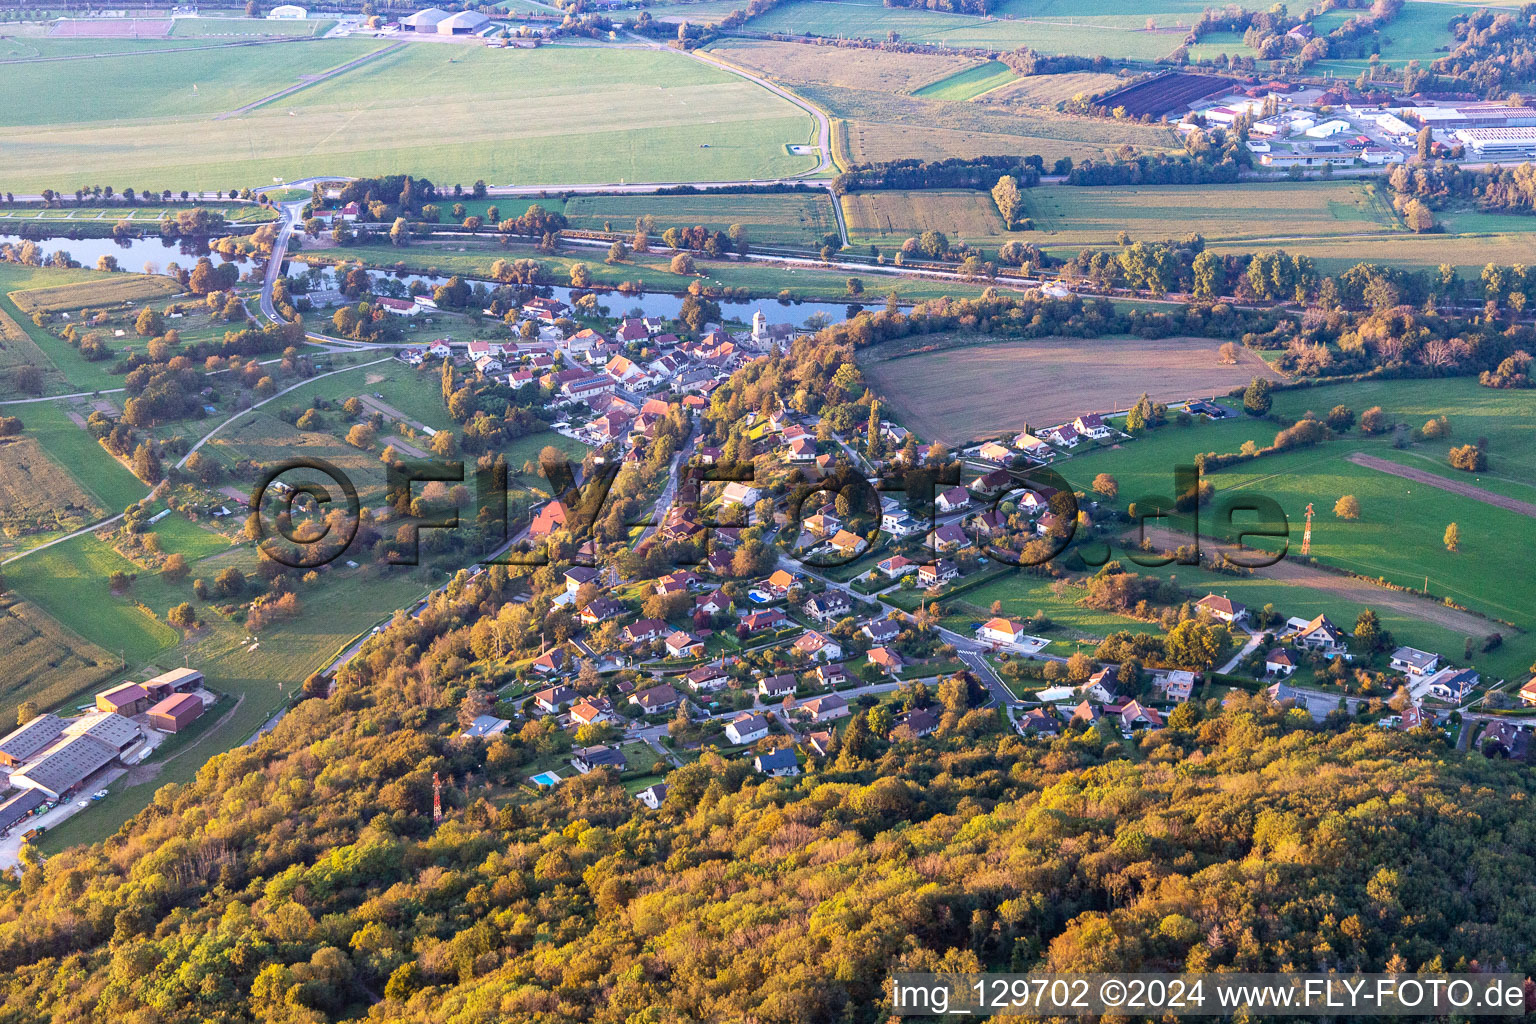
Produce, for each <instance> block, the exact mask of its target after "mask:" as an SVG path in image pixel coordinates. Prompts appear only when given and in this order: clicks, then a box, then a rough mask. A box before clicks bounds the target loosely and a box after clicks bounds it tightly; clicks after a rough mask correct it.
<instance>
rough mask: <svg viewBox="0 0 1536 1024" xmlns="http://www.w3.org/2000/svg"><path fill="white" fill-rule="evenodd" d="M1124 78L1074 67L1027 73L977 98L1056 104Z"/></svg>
mask: <svg viewBox="0 0 1536 1024" xmlns="http://www.w3.org/2000/svg"><path fill="white" fill-rule="evenodd" d="M1122 81H1123V79H1121V78H1120V77H1119V76H1118V75H1112V74H1108V73H1105V72H1099V71H1073V72H1068V73H1067V74H1063V75H1025V76H1023V77H1020V78H1015V79H1014V80H1013V82H1012V84H1009V85H1004V86H1002V87H1001V88H998V89H994V90H992V91H991V92H989V93H987V94H986V95H985V96H978V97H977V98H976V99H977V102H980V103H999V104H1024V105H1027V106H1036V107H1053V106H1055V105H1056V104H1058V103H1061V102H1062V101H1064V100H1070V99H1072V98H1073V97H1074V96H1077V95H1079V94H1084V95H1093V94H1094V93H1098V92H1103V91H1104V90H1106V89H1112V88H1114V87H1115V86H1117V85H1119V84H1120V83H1121V82H1122Z"/></svg>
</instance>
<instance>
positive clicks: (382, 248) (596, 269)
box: [325, 241, 984, 318]
mask: <svg viewBox="0 0 1536 1024" xmlns="http://www.w3.org/2000/svg"><path fill="white" fill-rule="evenodd" d="M460 250H464V251H462V252H461V251H460ZM343 253H344V254H345V258H346V259H347V260H349V261H351V260H363V261H364V262H366V263H367V264H368V265H370V266H372V267H379V268H383V269H389V270H393V269H394V268H395V266H396V264H403V266H404V267H405V268H406V269H408V270H416V271H421V272H435V273H439V274H464V275H466V276H472V277H482V278H484V277H488V276H489V275H490V270H491V264H492V263H494V262H495V261H496V260H498V259H507V260H511V259H538V260H539V261H540V262H541V263H543V264H545V265H546V266H547V267H549V269H550V274H551V275H552V279H553V283H557V284H563V283H566V282H568V281H569V280H570V271H571V267H572V266H574V265H575V264H577V263H584V264H586V266H587V268H588V269H589V270H590V271H591V273H592V280H593V281H594V282H596V283H598V284H606V285H618V284H619V283H621V282H623V281H639V282H642V283H643V284H644V285H645V288H646V289H647V290H648V291H666V292H682V291H685V290H686V289H687V288H688V285H689V283H690V282H692V281H694V280H699V278H693V277H686V276H683V275H679V274H674V273H672V272H671V270H669V269H668V262H669V261H670V260H671V258H672V257H671V253H670V251H668V250H661V251H660V252H658V251H656V250H654V249H653V250H652V251H651V252H650V253H645V254H641V255H639V256H635V255H631V256H630V257H629V258H628V259H626V260H625V262H623V263H620V264H617V265H609V264H606V263H604V262H603V250H601V249H591V250H587V251H584V252H580V253H577V254H574V255H572V254H566V255H560V256H543V255H541V254H540V253H538V252H537V251H535V250H534V249H532V248H531V247H528V246H513V247H511V248H509V249H503V248H502V247H501V246H499V245H497V244H495V243H494V242H486V243H483V244H481V245H479V246H475V245H473V244H471V245H468V246H466V245H465V244H463V243H462V242H457V241H456V242H453V243H442V244H433V243H430V242H413V243H412V244H411V245H410V246H409V247H407V248H403V249H400V248H395V247H394V246H391V245H387V244H386V245H356V246H350V247H348V248H347V249H344V250H340V251H338V252H337V256H338V257H339V256H340V255H341V254H343ZM568 253H569V251H568ZM325 255H326V256H331V255H332V254H331V253H329V252H328V253H326V254H325ZM699 267H700V268H701V269H702V271H703V275H704V276H703V278H702V280H704V281H705V282H706V283H713V284H718V285H721V286H729V287H733V288H746V289H748V290H749V291H750V292H751V293H752V294H753V295H758V296H769V297H772V296H777V295H778V294H779V293H780V292H781V291H785V290H787V291H789V292H790V293H791V294H793V295H794V296H795V297H796V298H799V299H828V300H833V301H842V300H849V299H850V296H849V295H848V285H847V282H848V277H849V274H848V273H847V272H846V271H836V270H819V269H814V268H793V267H791V268H785V267H777V266H770V265H767V264H761V263H725V262H700V263H699ZM854 276H858V275H857V274H855V275H854ZM860 280H861V281H863V283H864V289H865V294H864V296H863V298H862V299H861V301H862V302H864V303H865V304H869V303H879V302H881V301H882V300H883V299H884V298H885V296H886V294H887V293H888V292H892V291H894V292H896V294H897V295H898V297H900V298H901V299H902V300H903V301H908V302H920V301H922V300H924V299H938V298H943V297H944V296H959V295H979V294H981V291H982V289H983V287H984V285H980V284H977V285H966V284H963V283H959V282H950V281H931V280H925V279H922V278H911V277H886V276H883V275H879V274H868V275H864V276H862V277H860ZM603 301H604V303H605V304H607V305H609V306H611V307H612V308H613V309H616V310H622V309H625V308H627V303H626V301H625V297H624V296H623V295H619V294H609V295H606V296H604V298H603ZM791 318H793V317H791Z"/></svg>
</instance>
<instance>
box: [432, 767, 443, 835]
mask: <svg viewBox="0 0 1536 1024" xmlns="http://www.w3.org/2000/svg"><path fill="white" fill-rule="evenodd" d="M442 821H443V783H442V780H441V779H439V778H438V777H437V772H433V773H432V824H434V825H439V824H442Z"/></svg>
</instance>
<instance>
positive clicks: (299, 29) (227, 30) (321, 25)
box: [171, 18, 336, 39]
mask: <svg viewBox="0 0 1536 1024" xmlns="http://www.w3.org/2000/svg"><path fill="white" fill-rule="evenodd" d="M334 24H336V23H335V22H334V21H305V20H299V21H281V20H279V21H269V20H268V19H266V18H177V19H176V27H175V28H173V29H171V35H172V36H173V37H174V36H182V37H189V38H197V39H206V38H214V37H218V36H322V35H324V34H325V33H326V32H328V31H330V28H331V26H332V25H334Z"/></svg>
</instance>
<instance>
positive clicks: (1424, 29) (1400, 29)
mask: <svg viewBox="0 0 1536 1024" xmlns="http://www.w3.org/2000/svg"><path fill="white" fill-rule="evenodd" d="M1469 10H1470V8H1467V7H1463V8H1458V7H1452V6H1450V5H1446V4H1439V3H1425V2H1415V3H1408V4H1404V5H1403V9H1402V11H1401V12H1399V13H1398V15H1397V17H1395V18H1393V19H1392V20H1391V21H1390V22H1388V23H1387V24H1386V25H1385V26H1384V27H1383V28H1382V30H1381V32H1380V36H1379V38H1380V41H1381V63H1383V64H1386V65H1390V66H1393V67H1401V66H1402V65H1404V64H1407V63H1408V62H1409V61H1410V60H1417V61H1421V62H1422V63H1423V64H1425V65H1426V66H1427V65H1428V64H1429V62H1430V61H1432V60H1434V59H1435V58H1436V57H1438V56H1442V55H1443V54H1444V53H1445V48H1447V47H1451V46H1454V45H1455V40H1453V39H1452V38H1451V33H1450V30H1449V28H1448V23H1449V22H1450V20H1451V18H1453V17H1455V16H1456V15H1458V14H1466V13H1469ZM1369 66H1370V61H1369V60H1368V59H1366V58H1361V59H1359V60H1354V59H1350V60H1323V61H1319V62H1318V63H1317V64H1316V65H1315V67H1316V68H1317V70H1318V71H1319V72H1322V71H1331V72H1333V73H1334V74H1336V75H1343V76H1351V77H1352V76H1354V75H1358V74H1359V73H1360V72H1361V71H1364V70H1365V69H1366V68H1368V67H1369Z"/></svg>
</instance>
